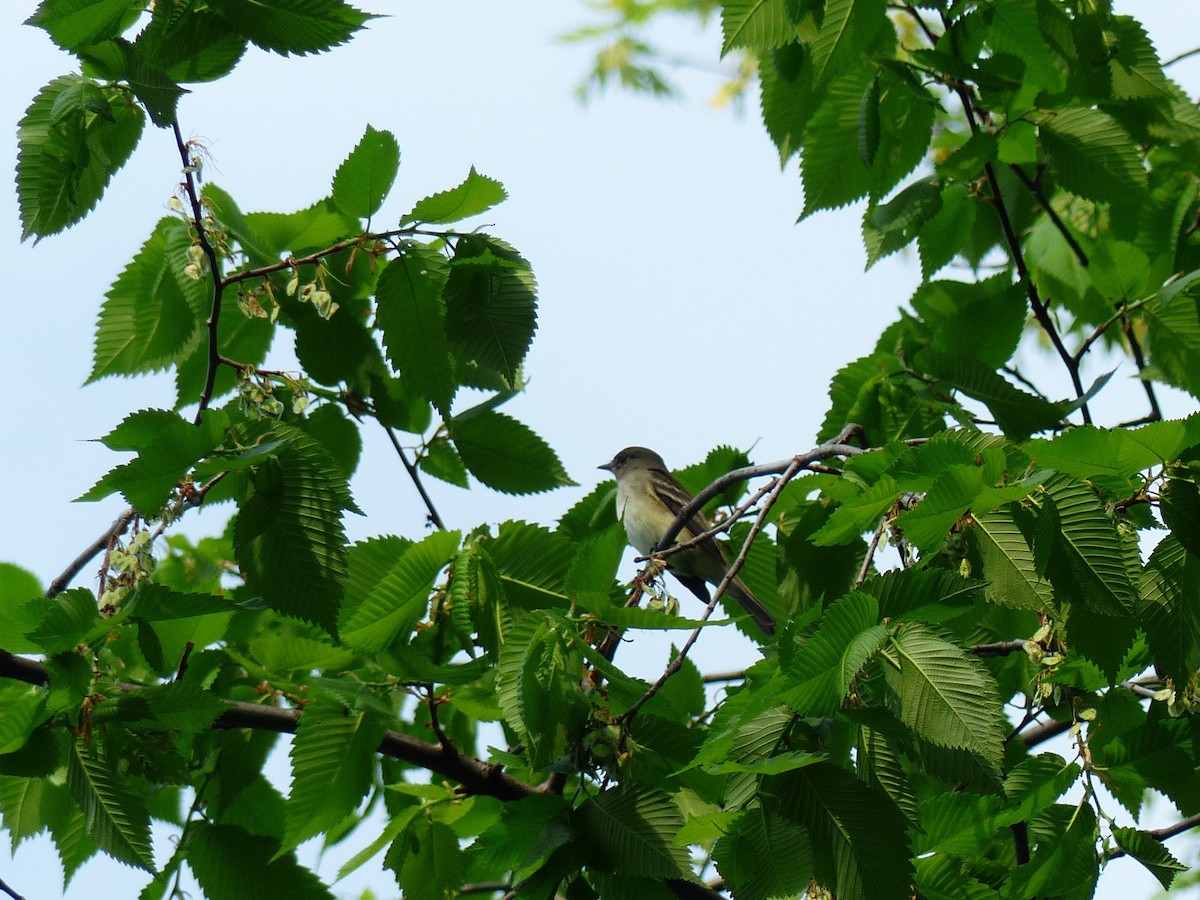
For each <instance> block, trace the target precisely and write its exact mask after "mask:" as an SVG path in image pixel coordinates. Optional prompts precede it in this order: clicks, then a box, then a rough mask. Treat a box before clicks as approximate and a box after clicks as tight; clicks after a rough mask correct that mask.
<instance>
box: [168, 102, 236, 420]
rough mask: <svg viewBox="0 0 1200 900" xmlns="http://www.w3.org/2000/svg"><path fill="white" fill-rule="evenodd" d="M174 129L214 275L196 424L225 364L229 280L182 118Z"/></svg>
mask: <svg viewBox="0 0 1200 900" xmlns="http://www.w3.org/2000/svg"><path fill="white" fill-rule="evenodd" d="M171 129H172V130H173V131H174V133H175V146H176V147H177V148H178V150H179V159H180V161H181V162H182V163H183V188H184V191H185V192H186V193H187V198H188V203H189V204H190V205H191V207H192V224H193V225H194V226H195V228H196V240H197V242H198V243H199V244H200V249H201V250H203V251H204V256H205V258H206V259H207V260H208V268H209V274H210V275H211V276H212V285H213V289H212V307H211V309H210V310H209V313H208V320H207V321H206V322H205V323H204V324H205V327H206V328H207V329H208V369H207V372H206V373H205V376H204V389H203V390H202V391H201V392H200V402H199V406H198V408H197V410H196V418H195V423H196V424H197V425H199V424H200V419H201V418H202V417H203V415H204V411H205V410H206V409H208V404H209V403H211V402H212V395H213V388H214V387H215V385H216V382H217V369H218V368H220V365H221V344H220V341H219V340H218V338H217V326H218V324H219V323H220V321H221V297H222V295H223V294H224V292H225V282H224V281H223V280H222V278H221V258H220V256H218V255H217V250H216V248H215V247H214V246H213V245H212V241H210V240H209V239H208V232H207V231H206V230H205V228H204V207H203V206H202V205H201V203H200V193H199V191H197V190H196V175H195V167H194V166H193V165H192V160H191V158H190V157H189V156H188V144H187V142H186V141H185V140H184V139H183V133H182V132H181V131H180V130H179V122H178V120H175V121H172V122H171Z"/></svg>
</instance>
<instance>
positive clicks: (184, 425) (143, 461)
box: [79, 409, 228, 518]
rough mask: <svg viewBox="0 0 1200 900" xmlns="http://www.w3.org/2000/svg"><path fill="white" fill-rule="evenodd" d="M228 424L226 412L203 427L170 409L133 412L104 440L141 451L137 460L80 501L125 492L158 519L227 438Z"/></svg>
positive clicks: (211, 413) (206, 418)
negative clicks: (195, 470)
mask: <svg viewBox="0 0 1200 900" xmlns="http://www.w3.org/2000/svg"><path fill="white" fill-rule="evenodd" d="M227 426H228V417H227V416H226V415H225V413H224V411H222V410H212V409H209V410H205V412H204V415H203V417H202V418H201V421H200V425H199V426H196V425H193V424H192V423H191V422H188V421H186V420H185V419H184V418H183V417H182V416H180V415H179V414H178V413H174V412H168V411H167V410H158V409H147V410H140V411H138V412H136V413H132V414H131V415H129V416H127V417H126V418H125V420H124V421H123V422H122V423H121V424H120V425H118V426H117V427H116V428H115V429H113V431H112V432H111V433H110V434H108V435H106V436H105V437H104V438H103V439H102V440H103V442H104V444H105V446H107V447H108V448H109V449H112V450H136V451H137V453H138V455H137V457H136V458H135V459H133V460H131V461H130V462H127V463H125V464H124V465H120V466H117V467H116V468H115V469H113V470H112V471H110V472H108V473H107V474H106V475H105V476H104V477H103V478H101V479H100V480H99V481H98V482H96V484H95V485H94V486H93V487H92V488H91V489H90V490H88V491H87V493H85V494H83V495H82V496H81V497H79V499H80V500H88V501H94V500H101V499H103V498H105V497H107V496H109V495H110V494H112V493H113V492H114V491H120V492H121V494H122V496H124V497H125V499H126V500H127V501H128V502H129V505H130V506H132V507H134V509H136V510H137V511H138V512H139V513H141V514H142V515H143V516H146V517H147V518H150V517H157V516H158V515H160V513H161V512H162V509H163V506H164V505H165V504H166V503H167V500H168V499H169V498H170V496H171V494H172V492H173V491H175V489H176V488H177V487H178V486H179V484H180V483H181V482H183V481H184V479H185V478H186V477H187V476H188V474H189V473H190V472H191V471H192V468H193V467H194V466H195V465H196V463H198V462H199V461H200V460H201V459H203V458H204V457H205V456H207V455H208V454H209V453H210V452H211V451H212V450H213V449H215V448H216V447H217V445H218V444H220V443H221V442H223V441H224V440H225V433H224V430H225V428H226V427H227Z"/></svg>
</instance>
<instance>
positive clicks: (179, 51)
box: [133, 2, 246, 190]
mask: <svg viewBox="0 0 1200 900" xmlns="http://www.w3.org/2000/svg"><path fill="white" fill-rule="evenodd" d="M133 45H134V47H135V48H136V49H137V50H138V51H139V52H140V53H141V54H142V55H143V56H144V57H145V58H146V59H147V60H148V61H150V62H151V63H153V65H154V66H155V67H156V68H157V69H158V70H159V71H161V72H163V73H164V74H165V75H166V76H167V77H168V78H170V79H171V80H173V81H176V82H194V81H212V80H214V79H217V78H221V77H222V76H224V75H227V74H228V73H229V72H230V71H231V70H232V69H233V67H234V66H236V65H237V64H238V61H239V60H241V58H242V56H243V55H244V54H245V53H246V39H245V38H244V37H243V36H242V35H240V34H239V33H238V32H237V31H235V30H234V29H233V28H231V27H230V26H229V24H228V23H227V22H226V21H225V20H224V19H223V18H222V17H221V16H219V15H217V14H215V13H213V12H211V11H210V10H206V9H203V8H200V6H199V4H198V3H195V2H191V3H189V4H188V5H187V7H186V13H183V12H181V8H180V7H178V6H170V5H168V4H163V5H155V7H154V11H153V18H152V19H151V21H150V24H149V25H147V26H146V27H145V28H144V29H143V30H142V31H141V33H140V34H138V36H137V39H136V40H135V41H134V44H133ZM206 190H207V186H206Z"/></svg>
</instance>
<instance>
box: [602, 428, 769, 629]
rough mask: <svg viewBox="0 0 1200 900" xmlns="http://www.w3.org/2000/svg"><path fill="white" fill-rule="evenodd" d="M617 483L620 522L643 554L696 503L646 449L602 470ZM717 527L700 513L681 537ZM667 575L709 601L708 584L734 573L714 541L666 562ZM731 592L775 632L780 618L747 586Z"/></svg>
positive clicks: (629, 450)
mask: <svg viewBox="0 0 1200 900" xmlns="http://www.w3.org/2000/svg"><path fill="white" fill-rule="evenodd" d="M600 468H601V469H606V470H608V471H609V472H612V473H613V475H614V476H615V477H616V479H617V518H619V519H620V520H621V521H622V522H623V523H624V525H625V534H626V535H628V537H629V543H630V545H631V546H633V548H634V549H636V550H637V551H638V552H639V553H642V554H646V553H649V552H650V551H651V550H652V549H653V548H654V547H655V545H656V544H657V543H658V540H659V538H661V537H662V536H663V533H664V532H666V530H667V529H668V528H669V527H670V525H671V523H672V522H673V521H675V516H677V515H678V514H679V511H680V510H681V509H683V508H684V507H685V506H686V505H687V504H688V503H689V502H690V501H691V499H692V495H691V494H689V493H688V492H687V489H686V488H685V487H684V486H683V485H682V484H680V483H679V482H678V481H677V480H676V479H675V477H674V476H673V475H672V474H671V473H670V472H669V471H668V470H667V465H666V463H664V462H663V459H662V457H661V456H659V455H658V454H657V453H655V452H654V451H653V450H647V449H646V448H645V447H626V448H625V449H624V450H622V451H621V452H620V453H618V454H617V455H616V456H614V457H613V458H612V459H611V460H610V461H609V462H606V463H605V464H604V465H602V466H600ZM710 527H711V526H710V525H709V524H708V522H707V521H706V520H705V518H704V516H703V515H702V514H701V513H699V512H697V513H696V514H695V515H694V516H692V518H691V519H689V520H688V521H687V523H686V524H685V525H684V526H683V530H681V531H680V532H679V537H678V541H679V543H683V542H685V541H688V540H691V539H692V538H693V537H694V536H695V535H697V534H700V533H702V532H704V531H707V530H708V529H709V528H710ZM666 564H667V571H669V572H670V573H671V574H672V575H674V576H675V577H676V578H677V579H678V580H679V582H680V584H682V585H683V586H684V587H686V588H687V589H688V590H689V591H691V592H692V593H693V594H695V595H696V596H697V597H699V598H700V599H701V600H703V601H704V602H705V603H707V602H708V601H709V598H710V596H711V595H710V594H709V592H708V585H709V584H711V585H717V584H719V583H720V582H721V579H723V578H724V577H725V573H726V572H727V571H729V562H728V561H727V560H726V559H725V555H724V553H722V551H721V546H720V545H719V544H718V543H717V542H716V541H715V540H714V539H713V538H711V537H710V538H708V539H707V540H705V541H702V542H701V543H700V544H698V545H697V546H695V547H693V548H691V549H690V550H684V551H683V552H681V553H675V554H673V555H671V556H668V557H667V558H666ZM725 593H726V594H728V595H729V596H730V597H732V598H733V599H734V600H736V601H737V602H738V604H739V605H740V606H741V607H742V609H744V610H745V611H746V612H747V613H748V614H749V615H750V617H751V618H752V619H753V620H754V621H755V623H756V624H757V625H758V627H759V628H761V629H762V630H763V631H764V632H766V634H768V635H773V634H774V633H775V617H774V616H772V615H771V614H770V613H769V612H768V611H767V608H766V607H765V606H763V605H762V604H761V603H760V602H759V601H758V599H757V598H756V597H755V596H754V594H752V593H751V592H750V588H748V587H747V586H746V584H745V582H743V581H742V579H740V578H734V579H733V581H732V582H730V584H729V587H727V588H726V590H725Z"/></svg>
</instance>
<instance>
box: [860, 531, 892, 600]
mask: <svg viewBox="0 0 1200 900" xmlns="http://www.w3.org/2000/svg"><path fill="white" fill-rule="evenodd" d="M887 525H888V517H887V516H884V517H883V518H881V519H880V520H879V527H878V528H876V529H875V533H874V534H873V535H871V543H870V544H868V545H867V555H866V556H865V557H863V562H862V566H860V567H859V570H858V577H857V578H855V579H854V586H855V587H856V588H860V587H862V586H863V582H864V581H866V580H867V574H868V573H869V572H870V571H871V561H872V560H873V559H875V551H876V550H877V549H878V548H879V541H880V540H881V539H882V538H883V533H884V532H885V531H887Z"/></svg>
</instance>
